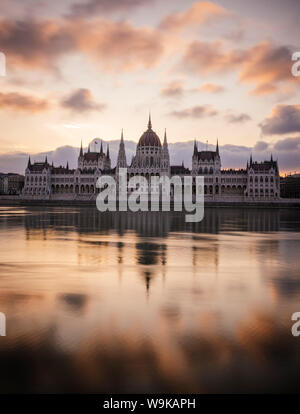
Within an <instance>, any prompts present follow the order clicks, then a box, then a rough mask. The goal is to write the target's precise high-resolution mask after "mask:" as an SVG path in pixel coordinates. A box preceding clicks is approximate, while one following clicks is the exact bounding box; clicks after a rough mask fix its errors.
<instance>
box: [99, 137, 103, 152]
mask: <svg viewBox="0 0 300 414" xmlns="http://www.w3.org/2000/svg"><path fill="white" fill-rule="evenodd" d="M100 154H103V142H102V139H101V147H100Z"/></svg>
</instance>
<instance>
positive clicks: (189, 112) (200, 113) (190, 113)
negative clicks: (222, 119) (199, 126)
mask: <svg viewBox="0 0 300 414" xmlns="http://www.w3.org/2000/svg"><path fill="white" fill-rule="evenodd" d="M217 114H218V112H217V111H216V110H215V109H214V108H212V107H211V106H209V105H196V106H193V107H191V108H187V109H183V110H181V111H172V112H170V114H169V115H171V116H174V117H176V118H179V119H182V118H204V117H207V116H215V115H217Z"/></svg>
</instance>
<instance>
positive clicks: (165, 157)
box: [162, 129, 170, 175]
mask: <svg viewBox="0 0 300 414" xmlns="http://www.w3.org/2000/svg"><path fill="white" fill-rule="evenodd" d="M162 168H163V170H164V171H166V172H167V175H169V174H170V155H169V148H168V142H167V130H166V129H165V135H164V143H163V148H162Z"/></svg>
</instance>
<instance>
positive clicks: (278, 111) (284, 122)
mask: <svg viewBox="0 0 300 414" xmlns="http://www.w3.org/2000/svg"><path fill="white" fill-rule="evenodd" d="M259 126H260V128H261V132H262V133H263V134H265V135H282V134H287V133H294V132H300V105H276V106H275V108H274V109H273V110H272V112H271V116H270V117H269V118H266V119H264V120H263V121H262V122H261V123H260V124H259Z"/></svg>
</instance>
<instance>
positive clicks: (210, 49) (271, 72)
mask: <svg viewBox="0 0 300 414" xmlns="http://www.w3.org/2000/svg"><path fill="white" fill-rule="evenodd" d="M180 67H181V68H184V69H185V70H188V71H190V72H194V73H196V74H201V75H203V74H212V73H222V72H223V73H225V72H229V71H233V70H237V71H238V73H239V81H240V82H242V83H252V84H254V89H253V90H252V91H251V92H250V93H251V94H253V95H267V94H271V93H274V92H276V91H277V90H278V85H279V84H280V83H283V82H292V83H294V82H299V80H300V78H295V77H294V76H292V74H291V51H290V49H289V48H288V47H287V46H274V45H272V44H271V43H269V42H264V43H260V44H257V45H255V46H254V47H252V48H250V49H248V50H247V49H246V50H231V49H228V48H227V47H226V46H225V45H224V43H223V42H221V41H215V42H211V43H209V42H200V41H194V42H192V43H190V44H189V46H188V47H187V49H186V52H185V54H184V56H183V58H182V61H181V64H180Z"/></svg>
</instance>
